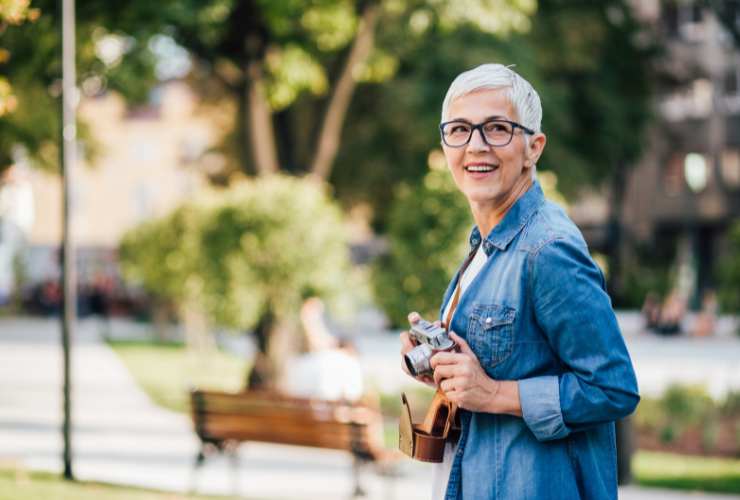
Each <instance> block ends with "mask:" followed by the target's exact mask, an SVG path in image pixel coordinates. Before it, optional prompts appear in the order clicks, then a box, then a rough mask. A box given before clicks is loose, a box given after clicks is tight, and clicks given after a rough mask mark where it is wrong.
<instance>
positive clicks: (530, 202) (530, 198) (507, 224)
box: [469, 181, 545, 256]
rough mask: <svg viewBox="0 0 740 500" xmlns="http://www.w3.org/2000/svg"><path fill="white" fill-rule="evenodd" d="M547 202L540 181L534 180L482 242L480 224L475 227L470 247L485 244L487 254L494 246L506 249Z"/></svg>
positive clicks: (491, 251)
mask: <svg viewBox="0 0 740 500" xmlns="http://www.w3.org/2000/svg"><path fill="white" fill-rule="evenodd" d="M544 202H545V195H544V193H543V192H542V188H541V187H540V183H539V182H538V181H534V183H532V186H530V188H529V189H528V190H527V192H526V193H524V194H523V195H522V196H521V197H520V198H519V199H518V200H516V202H514V205H512V207H511V208H510V209H509V211H508V212H506V215H504V218H503V219H502V220H501V222H499V223H498V224H497V225H496V226H495V227H494V228H493V229H492V230H491V232H490V233H488V236H487V237H486V239H485V240H483V241H482V242H481V239H482V238H481V234H480V230H479V229H478V226H475V227H473V230H472V231H471V233H470V240H469V241H470V248H471V251H473V250H475V249H476V248H477V247H478V245H481V244H482V245H483V251H484V252H486V255H487V256H490V255H491V254H492V253H493V249H494V248H498V249H499V250H505V249H506V247H507V246H508V245H509V243H511V240H513V239H514V236H516V235H517V234H519V232H520V231H521V230H522V229H523V228H524V226H525V225H526V224H527V221H528V220H529V218H530V217H531V216H532V214H534V213H535V212H536V211H537V209H538V208H540V206H541V205H542V204H543V203H544Z"/></svg>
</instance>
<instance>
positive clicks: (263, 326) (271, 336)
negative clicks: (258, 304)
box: [245, 311, 298, 390]
mask: <svg viewBox="0 0 740 500" xmlns="http://www.w3.org/2000/svg"><path fill="white" fill-rule="evenodd" d="M254 336H255V339H256V341H257V354H256V356H255V358H254V366H253V367H252V370H251V371H250V373H249V376H248V377H247V380H246V387H245V389H246V390H254V389H262V390H274V389H275V388H276V386H277V380H278V377H279V376H280V374H281V373H282V371H283V369H284V366H285V363H286V361H287V360H289V359H290V358H291V357H292V356H293V355H294V354H295V353H296V352H297V351H298V349H297V339H298V336H297V335H295V331H294V328H293V327H292V325H291V324H290V323H287V322H284V321H279V320H277V319H276V316H275V314H274V313H273V312H271V311H270V312H268V313H266V314H265V315H264V316H263V317H262V319H261V320H260V322H259V323H258V325H257V327H256V328H255V330H254Z"/></svg>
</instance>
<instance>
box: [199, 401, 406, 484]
mask: <svg viewBox="0 0 740 500" xmlns="http://www.w3.org/2000/svg"><path fill="white" fill-rule="evenodd" d="M190 396H191V409H192V418H193V423H194V426H195V432H196V434H197V435H198V438H199V439H200V441H201V448H200V450H199V451H198V455H197V457H196V460H195V471H196V472H197V470H198V468H199V467H200V466H202V465H203V463H204V461H205V459H206V456H207V455H209V454H210V453H213V452H218V453H228V454H230V455H231V460H232V465H233V466H234V474H235V476H234V480H235V485H236V480H237V476H236V474H237V466H238V462H237V454H236V449H237V447H238V446H239V445H240V444H241V443H243V442H247V441H258V442H265V443H279V444H290V445H298V446H310V447H317V448H328V449H335V450H344V451H347V452H349V453H351V454H352V456H353V468H352V470H353V478H354V493H353V495H354V496H362V495H363V494H364V492H363V489H362V487H361V485H360V471H361V468H362V466H363V465H366V464H369V463H374V464H376V465H380V466H381V468H380V470H381V471H382V470H384V469H383V468H384V467H385V468H387V465H388V464H389V463H390V462H391V461H392V458H390V459H389V457H394V456H396V455H395V454H393V453H389V452H388V451H387V450H385V449H384V448H383V443H382V440H383V435H382V416H381V414H380V413H379V412H378V411H377V410H375V409H372V408H370V407H368V406H366V405H363V404H353V403H346V402H336V401H323V400H312V399H302V398H294V397H289V396H285V395H281V394H278V393H274V392H264V391H247V392H239V393H227V392H217V391H205V390H193V391H191V393H190Z"/></svg>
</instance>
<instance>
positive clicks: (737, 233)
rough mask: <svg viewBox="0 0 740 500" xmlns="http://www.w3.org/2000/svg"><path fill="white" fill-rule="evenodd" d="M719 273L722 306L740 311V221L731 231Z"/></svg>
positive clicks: (726, 309) (733, 311) (728, 309)
mask: <svg viewBox="0 0 740 500" xmlns="http://www.w3.org/2000/svg"><path fill="white" fill-rule="evenodd" d="M718 269H719V273H718V275H717V278H718V283H719V299H720V302H721V304H722V308H723V309H724V310H725V311H727V312H731V313H734V314H737V313H739V312H740V223H738V222H736V223H735V224H734V225H733V226H732V228H731V229H730V231H729V234H728V241H727V248H726V251H725V252H724V257H723V258H722V259H721V261H720V263H719V266H718Z"/></svg>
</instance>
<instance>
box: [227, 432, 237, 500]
mask: <svg viewBox="0 0 740 500" xmlns="http://www.w3.org/2000/svg"><path fill="white" fill-rule="evenodd" d="M228 455H229V461H230V462H231V489H232V494H233V495H234V496H235V497H238V496H239V444H238V443H234V444H233V445H232V446H230V447H229V449H228Z"/></svg>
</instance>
